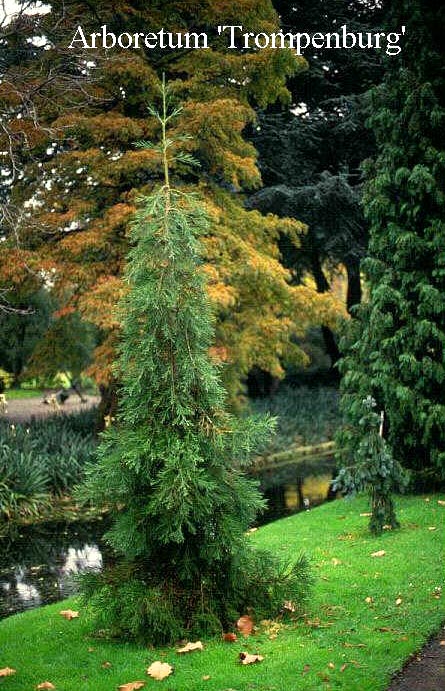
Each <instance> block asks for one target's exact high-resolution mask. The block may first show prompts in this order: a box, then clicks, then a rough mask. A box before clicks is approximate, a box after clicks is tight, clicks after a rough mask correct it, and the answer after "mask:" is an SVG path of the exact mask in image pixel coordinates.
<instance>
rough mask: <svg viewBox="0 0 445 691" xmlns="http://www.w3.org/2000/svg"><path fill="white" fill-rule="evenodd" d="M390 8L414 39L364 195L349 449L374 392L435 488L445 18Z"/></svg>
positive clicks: (424, 9)
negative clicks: (363, 291)
mask: <svg viewBox="0 0 445 691" xmlns="http://www.w3.org/2000/svg"><path fill="white" fill-rule="evenodd" d="M391 8H392V17H391V20H392V23H393V25H398V23H399V24H406V42H405V43H404V46H403V52H402V54H401V57H400V60H399V61H388V65H387V73H386V77H385V81H384V83H383V85H382V86H381V87H380V88H378V89H376V90H375V91H374V93H373V94H372V99H373V115H372V117H371V118H370V122H369V125H370V126H371V127H372V128H373V129H374V131H375V134H376V138H377V143H378V146H379V156H378V157H377V159H376V161H375V162H374V163H372V164H370V165H369V167H368V181H367V186H366V191H365V212H366V215H367V217H368V219H369V221H370V227H371V236H370V247H369V257H368V259H367V260H366V262H365V263H364V269H365V272H366V277H367V280H368V286H369V299H368V300H367V301H366V302H365V303H364V304H363V305H362V306H361V307H360V308H359V309H358V311H357V313H356V319H354V320H352V324H351V326H350V328H349V330H348V333H347V334H346V337H345V339H344V343H343V347H344V352H345V357H344V359H343V362H342V365H341V368H342V372H343V375H344V378H343V409H344V412H345V414H346V422H347V424H346V425H345V427H344V429H343V431H342V434H341V436H340V439H339V445H340V446H341V447H342V448H343V449H344V458H343V460H344V463H345V464H346V465H349V464H350V463H351V462H352V463H353V462H354V459H355V457H356V453H357V449H358V448H359V447H360V444H361V443H362V438H363V435H364V434H366V433H367V431H366V429H364V428H363V427H360V425H359V420H360V419H361V417H362V415H363V410H362V401H363V400H364V399H365V398H366V397H367V396H368V395H370V396H372V397H373V398H374V399H375V400H376V402H377V410H384V411H385V416H386V426H385V437H386V439H387V441H388V444H389V446H390V448H391V450H392V453H393V456H394V458H395V460H396V461H399V462H400V463H401V464H402V465H403V466H404V467H406V468H409V469H411V470H413V471H416V473H417V474H419V473H420V474H421V475H423V477H424V478H425V476H427V477H429V479H430V480H432V479H433V480H434V481H437V480H440V479H441V478H442V480H443V478H444V477H445V450H444V449H445V393H444V391H445V389H444V382H445V223H444V212H445V184H444V181H445V134H444V133H445V127H444V124H445V80H444V73H443V46H442V35H443V31H444V29H445V12H444V10H443V8H442V9H436V10H435V9H434V8H433V7H432V5H431V4H430V3H427V2H425V1H424V0H411V1H410V2H408V1H407V0H405V1H403V2H402V1H401V2H398V3H394V7H393V6H392V5H391ZM345 456H346V458H345Z"/></svg>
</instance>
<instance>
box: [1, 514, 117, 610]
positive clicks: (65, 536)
mask: <svg viewBox="0 0 445 691" xmlns="http://www.w3.org/2000/svg"><path fill="white" fill-rule="evenodd" d="M104 530H105V526H104V524H103V522H97V523H76V524H71V525H70V524H66V523H51V524H46V525H38V526H27V527H23V528H20V529H16V530H15V531H14V532H11V533H10V534H9V535H7V536H4V537H2V539H1V540H0V550H1V554H2V559H1V563H0V617H4V616H7V615H9V614H12V613H15V612H20V611H23V610H25V609H28V608H30V607H37V606H39V605H42V604H48V603H50V602H56V601H57V600H61V599H63V598H65V597H68V596H69V595H72V594H73V593H74V592H75V591H76V583H75V579H74V576H75V575H76V574H78V573H81V572H83V571H87V570H94V571H97V570H100V569H101V568H102V553H103V551H104V545H103V544H102V541H101V538H102V535H103V533H104Z"/></svg>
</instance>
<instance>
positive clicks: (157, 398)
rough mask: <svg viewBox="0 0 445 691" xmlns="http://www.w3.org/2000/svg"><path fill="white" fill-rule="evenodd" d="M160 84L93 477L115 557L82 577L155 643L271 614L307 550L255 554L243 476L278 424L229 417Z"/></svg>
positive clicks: (93, 600) (109, 624)
mask: <svg viewBox="0 0 445 691" xmlns="http://www.w3.org/2000/svg"><path fill="white" fill-rule="evenodd" d="M169 98H170V92H169V89H168V87H165V86H164V87H163V90H162V110H161V112H160V114H159V113H156V111H153V114H155V115H156V117H157V119H158V121H159V123H160V125H161V130H162V139H161V144H160V146H153V145H152V144H150V143H147V142H141V144H140V145H141V148H143V149H144V150H150V151H152V153H153V155H160V159H161V161H162V167H163V171H164V184H163V185H162V186H160V187H158V188H156V189H155V190H153V192H152V193H150V194H149V195H148V196H145V197H143V198H141V200H140V207H139V210H138V212H137V214H136V217H135V222H134V224H133V230H132V241H133V246H132V249H131V250H130V252H129V255H128V263H127V268H126V272H125V278H126V283H127V287H128V290H127V294H126V296H125V297H124V298H123V300H122V302H121V309H120V312H121V314H122V337H121V345H120V356H119V361H118V376H119V380H120V381H121V383H122V385H121V395H120V408H119V412H118V416H117V421H116V425H115V426H113V427H112V428H110V429H109V430H107V431H106V432H105V433H104V435H103V438H102V443H101V445H100V448H99V458H98V463H97V465H95V466H94V467H93V468H92V470H91V472H90V476H89V479H88V481H87V484H86V493H87V495H89V496H90V497H91V498H93V500H94V501H96V502H97V501H106V502H109V503H111V505H112V506H113V508H114V525H113V527H112V528H111V530H110V531H109V533H108V541H109V543H110V545H111V546H112V548H113V549H114V551H115V553H116V561H115V563H114V564H113V565H112V566H110V567H108V568H105V570H104V572H103V573H102V574H101V575H99V576H88V577H87V578H86V579H85V581H84V587H85V594H86V596H87V599H88V601H89V605H90V610H91V611H92V613H93V615H94V617H95V619H96V622H97V623H98V625H99V626H100V627H101V628H104V627H106V628H107V629H109V630H111V632H112V633H113V634H116V635H125V636H127V637H128V636H130V637H136V638H141V639H143V640H145V641H147V640H148V641H150V642H152V643H163V642H170V641H173V640H175V639H179V638H180V637H182V636H185V635H188V634H192V633H193V634H201V633H203V632H209V633H210V632H215V631H221V627H223V626H226V625H227V624H228V622H230V621H232V620H233V619H234V618H235V617H237V616H239V614H241V613H243V612H245V611H246V608H248V607H252V608H253V610H256V611H257V612H258V614H260V615H262V616H264V615H271V614H272V613H273V612H276V611H278V610H279V609H280V607H281V606H282V604H283V601H284V599H290V600H292V601H295V602H296V603H299V602H300V601H301V600H302V598H303V597H304V595H305V593H306V584H307V566H306V563H305V561H304V559H301V560H300V561H299V562H297V563H296V565H294V566H291V567H289V566H288V567H282V566H280V565H279V564H278V563H276V562H275V561H274V559H273V558H272V557H270V556H269V555H267V554H262V553H258V552H254V551H253V550H250V549H249V547H248V545H247V538H246V536H245V531H246V529H247V528H248V526H249V525H250V524H251V523H252V521H253V520H254V518H255V516H256V513H257V511H258V510H260V509H261V508H262V507H263V506H264V502H263V500H262V498H261V496H260V494H259V492H258V489H257V486H256V484H255V483H254V482H253V481H252V480H250V479H248V478H247V477H246V476H245V475H244V473H243V467H245V466H246V465H247V464H248V462H249V457H250V455H251V453H252V452H253V451H254V450H255V448H256V447H257V446H258V444H260V443H262V442H263V441H264V439H265V438H267V436H268V435H269V434H270V431H271V428H272V427H273V420H271V419H270V418H268V417H265V418H240V419H238V418H234V417H232V416H231V415H229V414H228V413H227V412H226V411H225V403H224V390H223V388H222V385H221V383H220V381H219V373H218V370H217V369H216V367H215V365H214V363H213V362H212V360H211V358H210V355H209V349H210V347H211V344H212V339H213V335H214V333H213V332H214V328H213V317H212V312H211V308H210V304H209V298H208V296H207V292H206V290H205V273H204V272H203V271H202V266H201V267H200V264H201V262H202V258H201V243H200V241H199V239H200V237H202V235H203V234H205V233H207V232H208V231H209V222H208V220H207V217H206V214H205V211H204V209H203V206H202V203H200V201H199V199H198V197H197V196H195V195H192V194H190V193H187V192H186V191H184V188H182V189H181V188H177V189H175V188H174V187H172V186H171V185H170V168H171V166H172V163H173V160H176V162H178V161H180V162H181V163H182V164H183V165H189V164H193V163H194V159H193V157H192V156H191V155H190V154H189V153H185V152H181V151H178V147H180V145H181V142H182V141H183V140H184V137H171V136H169V133H168V132H167V125H168V123H169V122H170V120H171V119H172V118H173V117H174V116H175V115H177V114H178V112H179V111H178V109H176V110H171V109H169V107H168V101H169Z"/></svg>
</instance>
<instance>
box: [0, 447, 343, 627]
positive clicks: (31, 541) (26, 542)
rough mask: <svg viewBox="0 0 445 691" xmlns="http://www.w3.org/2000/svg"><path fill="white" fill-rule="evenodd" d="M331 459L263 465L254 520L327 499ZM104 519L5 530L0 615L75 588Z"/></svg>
mask: <svg viewBox="0 0 445 691" xmlns="http://www.w3.org/2000/svg"><path fill="white" fill-rule="evenodd" d="M333 472H334V471H333V460H332V459H324V460H318V461H317V462H316V463H314V461H313V460H311V462H310V463H309V462H305V464H304V466H303V465H302V464H301V463H300V464H294V465H287V466H285V467H280V468H273V469H270V470H264V471H262V472H261V473H260V474H259V475H256V478H257V479H259V480H260V486H261V490H262V491H263V493H264V495H265V497H266V499H267V500H268V508H267V510H266V511H265V512H264V513H263V514H262V516H260V518H259V520H258V525H260V524H264V523H268V522H269V521H273V520H275V519H277V518H282V517H283V516H287V515H289V514H291V513H295V512H296V511H303V510H305V509H310V508H311V507H312V506H316V505H317V504H321V503H322V502H323V501H326V499H330V498H333V495H332V490H331V481H332V477H333ZM107 527H108V525H107V523H106V522H105V521H97V522H89V523H86V522H85V523H82V522H79V523H72V524H67V523H60V522H59V523H46V524H41V525H35V526H27V527H21V528H16V529H15V532H14V531H13V530H12V529H11V531H10V533H9V534H8V535H7V536H3V537H1V538H0V554H1V561H0V618H1V617H5V616H8V615H10V614H14V613H15V612H21V611H23V610H25V609H28V608H31V607H38V606H39V605H44V604H48V603H51V602H56V601H57V600H62V599H64V598H66V597H68V596H70V595H72V594H73V593H74V592H75V591H76V581H75V576H76V574H78V573H80V572H82V571H86V570H88V569H92V570H95V571H97V570H99V569H101V568H102V560H103V557H105V559H106V558H107V557H108V555H107V548H106V546H105V544H104V542H103V540H102V536H103V534H104V532H105V530H106V529H107Z"/></svg>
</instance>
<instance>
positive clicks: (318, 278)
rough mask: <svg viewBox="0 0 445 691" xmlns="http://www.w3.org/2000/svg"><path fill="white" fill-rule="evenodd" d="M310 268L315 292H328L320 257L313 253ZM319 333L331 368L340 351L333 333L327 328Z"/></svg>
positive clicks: (324, 327)
mask: <svg viewBox="0 0 445 691" xmlns="http://www.w3.org/2000/svg"><path fill="white" fill-rule="evenodd" d="M311 268H312V275H313V277H314V279H315V284H316V286H317V291H318V292H319V293H326V292H327V291H328V290H329V283H328V281H327V279H326V276H325V275H324V273H323V268H322V266H321V262H320V257H319V256H318V254H316V253H315V252H314V253H313V254H312V257H311ZM321 333H322V335H323V340H324V345H325V348H326V352H327V354H328V355H329V357H330V358H331V367H334V365H335V364H336V362H337V361H338V360H339V359H340V351H339V349H338V346H337V342H336V340H335V336H334V333H333V332H332V330H331V329H330V328H329V327H328V326H322V327H321Z"/></svg>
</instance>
